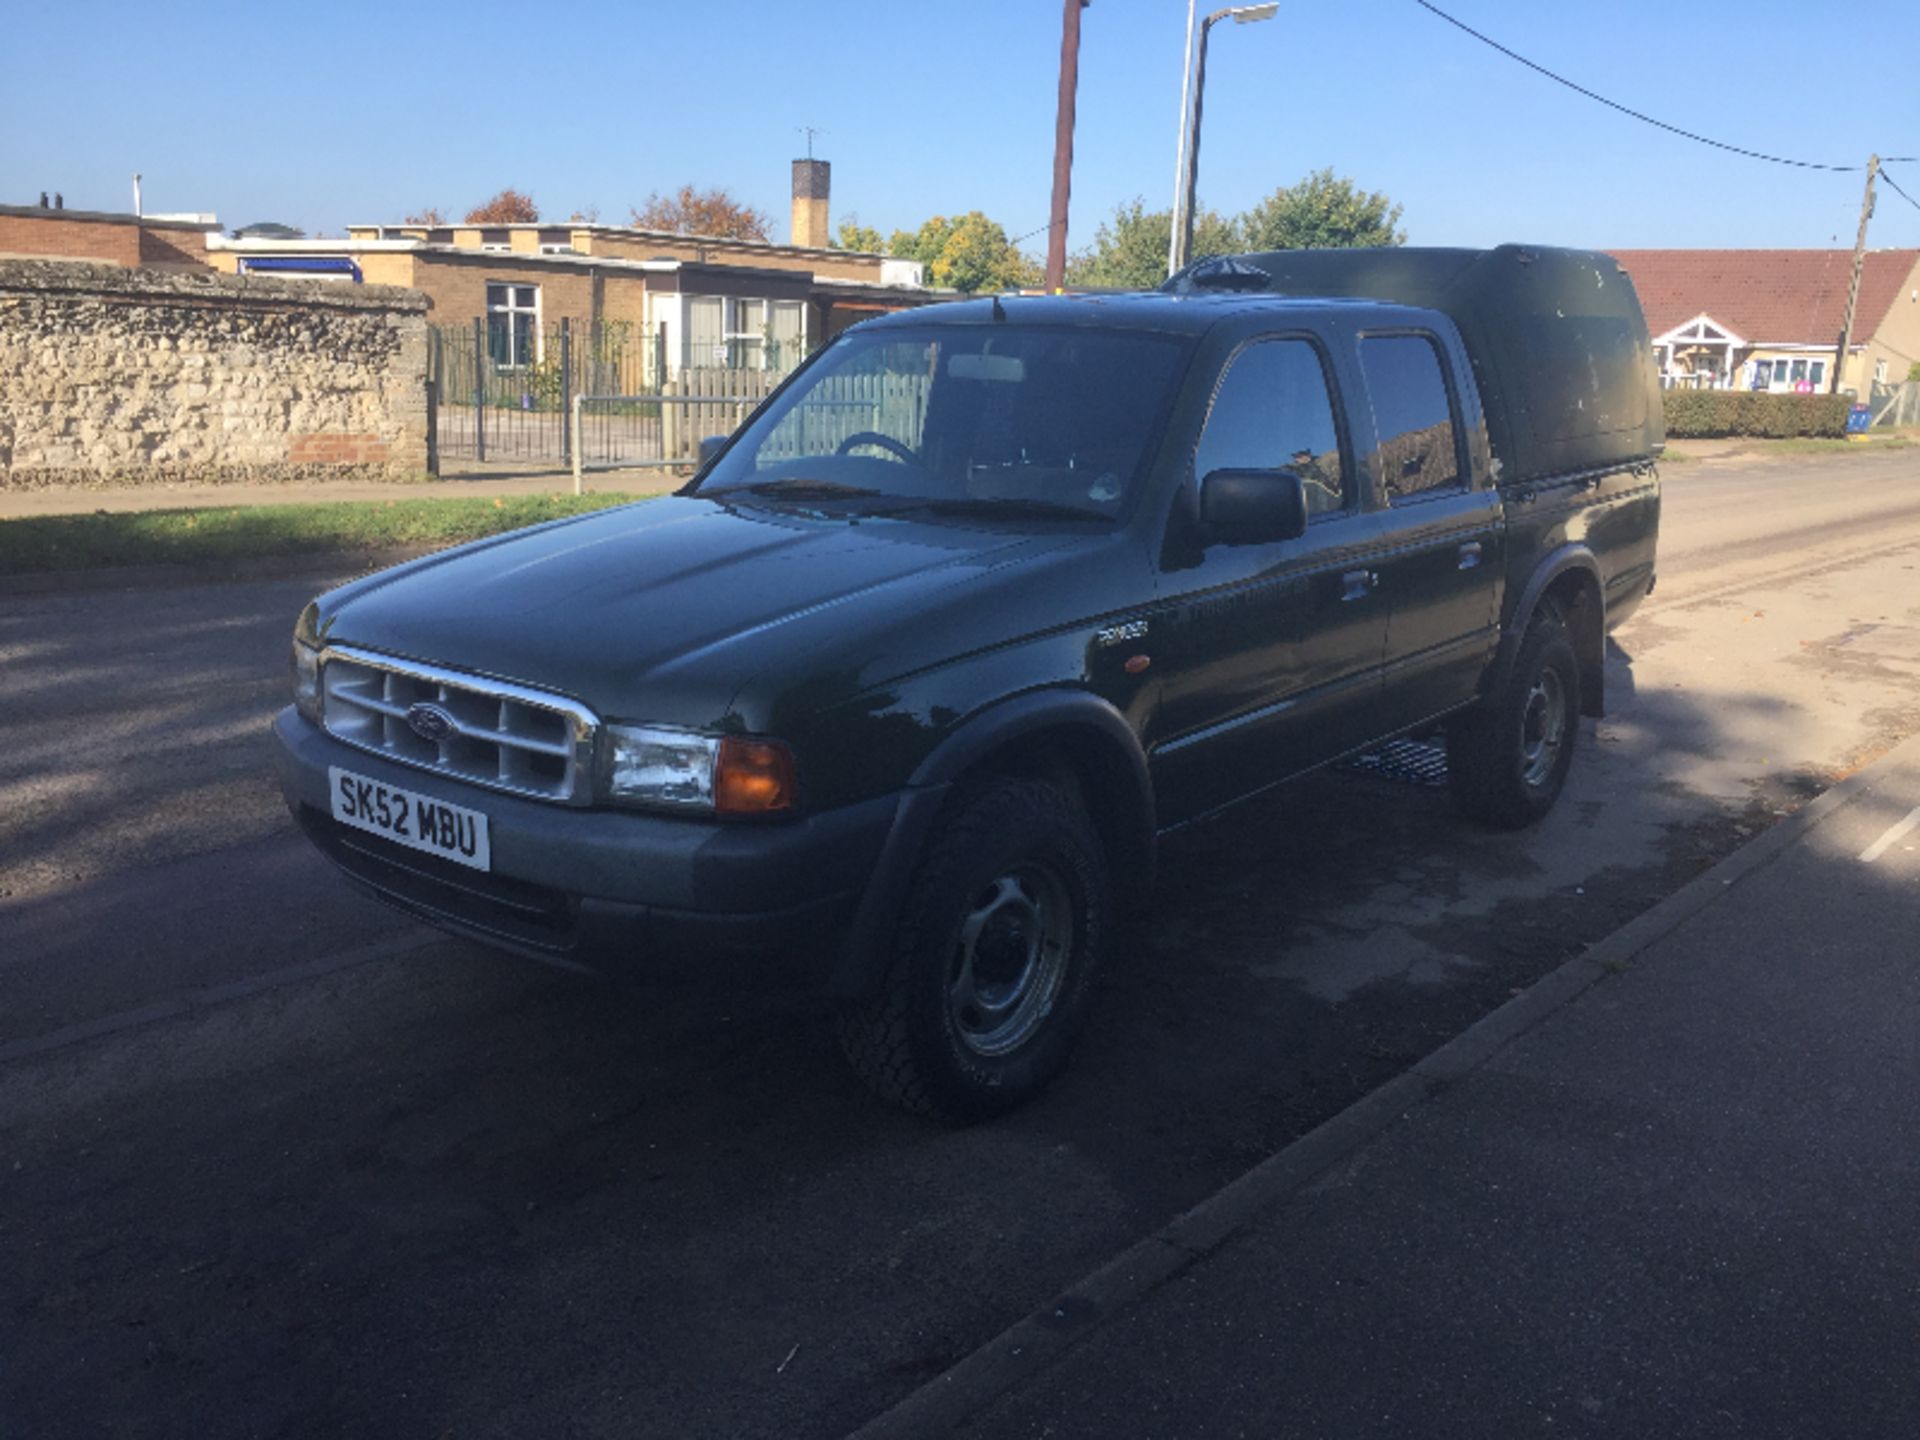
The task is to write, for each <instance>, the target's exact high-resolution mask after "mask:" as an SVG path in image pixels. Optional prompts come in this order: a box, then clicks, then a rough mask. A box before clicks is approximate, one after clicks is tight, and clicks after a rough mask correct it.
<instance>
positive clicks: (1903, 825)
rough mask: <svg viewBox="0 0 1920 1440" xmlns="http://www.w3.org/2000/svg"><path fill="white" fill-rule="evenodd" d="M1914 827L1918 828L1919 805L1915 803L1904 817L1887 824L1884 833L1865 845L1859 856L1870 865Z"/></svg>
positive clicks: (1909, 833) (1919, 822) (1919, 819)
mask: <svg viewBox="0 0 1920 1440" xmlns="http://www.w3.org/2000/svg"><path fill="white" fill-rule="evenodd" d="M1916 828H1920V805H1916V806H1914V807H1913V809H1911V810H1909V811H1908V812H1907V818H1906V819H1904V820H1896V821H1894V822H1893V824H1891V825H1889V826H1888V827H1887V833H1886V834H1884V835H1882V836H1881V837H1880V838H1879V839H1878V840H1876V841H1874V842H1873V844H1871V845H1869V846H1867V848H1866V849H1864V850H1862V851H1861V852H1860V858H1861V859H1862V860H1864V861H1865V862H1866V863H1867V864H1869V865H1871V864H1872V863H1873V862H1874V861H1876V860H1878V859H1879V858H1880V857H1881V856H1882V855H1884V854H1886V853H1887V851H1889V850H1891V849H1892V848H1893V847H1894V846H1895V845H1896V844H1898V843H1899V842H1900V841H1902V840H1904V839H1906V838H1907V836H1909V835H1911V834H1912V833H1913V832H1914V830H1915V829H1916Z"/></svg>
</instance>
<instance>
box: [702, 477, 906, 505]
mask: <svg viewBox="0 0 1920 1440" xmlns="http://www.w3.org/2000/svg"><path fill="white" fill-rule="evenodd" d="M742 491H745V492H746V493H747V494H749V495H766V496H770V497H775V498H778V499H783V500H858V499H861V498H862V497H864V496H868V495H878V494H879V493H880V492H879V491H878V490H874V489H870V488H869V487H867V486H865V485H843V484H841V483H840V482H839V481H838V480H809V479H807V478H806V477H805V476H801V475H793V476H789V477H788V478H787V479H785V480H756V481H754V483H753V484H751V485H729V486H727V487H726V488H725V489H721V490H702V491H700V492H699V493H700V494H702V495H705V496H706V497H707V498H709V499H713V498H715V497H717V496H721V495H738V494H740V493H741V492H742Z"/></svg>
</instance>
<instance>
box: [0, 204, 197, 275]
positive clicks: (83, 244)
mask: <svg viewBox="0 0 1920 1440" xmlns="http://www.w3.org/2000/svg"><path fill="white" fill-rule="evenodd" d="M219 229H220V222H219V221H218V220H216V219H214V218H213V217H212V216H211V215H208V216H196V217H193V218H182V217H170V216H158V215H118V214H113V213H110V212H106V211H98V210H64V209H62V210H55V209H51V208H49V207H47V206H43V205H0V259H14V260H18V259H36V260H92V261H96V262H100V263H103V264H108V265H121V266H135V265H145V266H150V267H155V268H160V269H182V268H186V269H204V268H205V267H206V265H207V236H208V235H209V234H210V233H218V231H219Z"/></svg>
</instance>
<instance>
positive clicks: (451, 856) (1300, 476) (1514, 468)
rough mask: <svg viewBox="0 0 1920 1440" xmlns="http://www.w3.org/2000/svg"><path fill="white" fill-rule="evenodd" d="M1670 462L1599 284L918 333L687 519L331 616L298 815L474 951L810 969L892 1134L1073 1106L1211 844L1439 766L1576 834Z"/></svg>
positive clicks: (316, 611)
mask: <svg viewBox="0 0 1920 1440" xmlns="http://www.w3.org/2000/svg"><path fill="white" fill-rule="evenodd" d="M1662 442H1663V430H1662V412H1661V403H1660V396H1659V391H1658V389H1657V385H1656V381H1655V372H1654V368H1653V363H1652V358H1651V355H1650V352H1649V346H1648V340H1647V331H1646V326H1645V323H1644V321H1643V319H1642V317H1641V312H1640V306H1639V302H1638V300H1637V299H1636V298H1635V296H1634V292H1633V287H1632V285H1631V283H1630V281H1629V279H1628V277H1627V276H1626V275H1625V274H1624V273H1623V272H1622V270H1621V268H1620V266H1619V265H1618V264H1617V263H1616V262H1614V261H1613V260H1611V259H1608V258H1607V257H1605V256H1602V255H1598V254H1588V253H1582V252H1574V251H1567V250H1556V249H1549V248H1541V247H1521V246H1504V247H1501V248H1499V249H1495V250H1490V251H1472V250H1387V251H1353V252H1337V251H1319V252H1315V251H1301V252H1282V253H1276V254H1268V255H1248V256H1237V257H1231V258H1228V259H1222V260H1213V261H1207V262H1202V263H1201V264H1198V265H1196V266H1194V267H1191V268H1190V269H1189V270H1187V271H1185V272H1183V273H1182V274H1180V275H1178V276H1176V277H1175V278H1174V279H1173V280H1171V281H1169V282H1168V284H1167V286H1166V287H1164V288H1163V290H1162V291H1161V292H1159V293H1151V294H1131V295H1080V296H1047V297H1031V298H1022V297H1014V296H1009V297H1004V298H998V297H996V298H990V299H972V300H965V301H957V302H953V303H949V304H942V305H935V306H929V307H927V308H925V309H920V310H914V311H909V312H904V313H899V314H894V315H889V316H886V317H883V318H879V319H875V320H872V321H869V322H867V323H865V324H862V325H859V326H857V327H855V328H854V329H852V330H849V331H848V332H847V333H845V334H844V335H841V336H839V337H838V338H836V339H835V340H833V341H832V342H831V343H830V344H827V345H825V346H824V347H822V348H821V349H820V350H819V351H818V352H816V353H815V354H814V355H813V356H812V357H811V358H810V359H809V360H808V361H807V362H806V363H805V364H804V365H802V366H801V367H800V368H799V369H798V370H797V371H796V372H795V373H794V374H793V375H792V376H791V377H789V378H788V379H787V381H786V382H785V383H784V384H783V385H781V387H780V388H779V389H778V390H777V391H776V392H775V393H774V394H773V395H772V396H771V397H770V398H769V399H768V400H766V401H765V402H764V403H763V404H761V405H760V406H759V408H758V409H757V410H756V411H755V412H754V413H753V414H752V415H751V416H749V417H748V418H747V420H746V421H745V422H744V423H743V424H742V425H741V426H740V427H739V429H738V430H736V431H735V432H734V433H733V434H732V435H731V436H728V437H726V438H725V439H724V440H720V441H716V442H713V444H712V446H711V447H710V449H709V453H708V454H707V455H706V456H705V458H704V459H703V461H702V464H701V467H700V468H699V470H698V471H697V472H696V473H695V475H694V476H693V478H692V479H691V480H690V481H689V482H688V483H687V484H686V485H685V486H684V487H683V488H682V489H680V490H679V491H678V492H677V493H676V494H674V495H673V496H671V497H667V498H662V499H659V500H654V501H650V502H646V503H640V504H633V505H627V506H623V507H620V508H617V509H611V510H604V511H599V512H596V513H593V514H589V515H582V516H578V517H574V518H570V519H566V520H561V521H556V522H554V523H552V524H548V525H543V526H539V527H536V528H533V529H530V530H525V531H521V532H519V533H517V534H512V535H507V536H502V537H498V538H495V539H490V540H484V541H480V542H477V543H474V544H470V545H465V546H462V547H459V548H457V549H452V550H448V551H445V552H443V553H440V554H437V555H433V556H430V557H427V558H424V559H420V560H415V561H413V562H411V563H409V564H405V565H401V566H398V567H397V568H394V569H391V570H387V571H384V572H381V573H379V574H374V575H371V576H368V577H366V578H364V579H361V580H357V581H355V582H353V583H351V584H348V585H344V586H342V587H340V588H339V589H336V590H333V591H331V592H330V593H328V594H325V595H322V596H321V597H320V598H319V599H317V600H315V601H314V602H313V603H312V604H311V605H309V606H307V608H306V610H305V611H304V613H303V614H301V616H300V617H299V620H298V624H297V626H296V629H295V633H294V637H293V660H292V665H293V684H294V700H293V704H292V705H291V706H290V707H289V708H288V709H286V710H285V711H283V712H282V713H281V714H280V715H279V716H278V718H277V719H276V721H275V726H276V730H277V734H278V740H279V744H278V746H277V747H276V751H277V757H278V766H279V774H280V780H281V783H282V787H283V789H284V791H285V794H286V798H287V801H288V803H289V805H290V806H291V808H292V810H293V813H294V815H295V816H296V818H297V819H298V821H299V822H300V824H301V825H302V826H303V827H304V828H305V829H306V831H307V833H308V834H309V835H310V836H311V837H312V839H313V840H314V842H315V843H316V844H317V845H318V846H319V848H320V849H321V850H322V851H324V852H325V853H326V854H327V855H328V856H330V857H331V858H332V859H333V860H334V861H335V862H337V863H338V865H339V866H340V867H341V868H342V869H343V870H344V871H345V872H346V873H347V874H348V875H349V876H350V877H352V879H353V880H354V881H356V882H357V883H358V884H359V885H361V886H363V887H365V888H366V889H368V890H370V891H372V892H373V893H374V894H376V895H378V896H380V897H382V898H384V899H386V900H388V901H390V902H392V903H393V904H395V905H397V906H399V907H401V908H402V909H404V910H406V911H408V912H410V913H412V914H413V915H415V916H418V917H420V918H422V919H424V920H426V921H428V922H430V923H432V924H434V925H437V926H440V927H443V928H445V929H446V930H449V931H452V932H455V933H457V934H460V935H464V936H469V937H472V938H474V939H476V940H480V941H483V942H485V943H487V944H490V945H495V946H502V947H506V948H508V949H511V950H515V951H519V952H522V953H524V954H527V955H531V956H535V957H543V958H546V959H550V960H557V961H560V962H563V963H569V964H575V965H584V966H590V967H596V968H603V969H608V970H612V971H616V972H627V973H633V974H639V975H642V976H644V974H645V972H646V971H647V969H648V967H649V965H650V963H655V962H656V961H658V960H660V959H662V958H663V957H667V956H677V955H679V954H681V953H686V954H691V955H704V954H705V953H707V951H708V950H709V949H715V950H718V949H734V948H739V947H747V948H749V949H752V950H754V951H757V952H759V954H760V955H761V957H762V960H761V962H760V963H772V964H777V965H781V966H790V967H801V966H805V967H809V971H810V973H811V974H817V978H818V981H819V983H820V984H822V985H824V986H825V987H826V989H827V991H828V992H829V993H830V994H831V995H832V996H833V997H834V999H835V1000H836V1001H837V1002H838V1004H837V1007H836V1008H837V1015H838V1021H837V1027H838V1031H839V1035H840V1038H841V1042H842V1046H843V1048H844V1050H845V1052H846V1055H847V1057H848V1059H849V1060H850V1062H851V1063H852V1065H853V1067H854V1068H855V1070H856V1071H857V1072H858V1073H859V1074H860V1076H861V1077H862V1078H863V1079H864V1080H865V1081H866V1082H867V1084H868V1085H869V1086H871V1087H872V1088H873V1089H874V1090H875V1091H877V1092H878V1093H879V1094H881V1095H882V1096H884V1097H886V1098H888V1099H890V1100H892V1101H895V1102H897V1103H899V1104H902V1105H905V1106H907V1107H909V1108H912V1109H915V1110H918V1111H922V1112H926V1113H932V1114H938V1115H943V1116H948V1117H958V1118H971V1117H979V1116H983V1115H988V1114H991V1113H994V1112H997V1111H1000V1110H1004V1109H1006V1108H1008V1107H1010V1106H1013V1105H1015V1104H1017V1103H1019V1102H1021V1101H1023V1100H1025V1099H1027V1098H1028V1097H1030V1096H1032V1095H1033V1094H1035V1093H1036V1092H1037V1091H1038V1090H1039V1089H1040V1088H1041V1087H1042V1086H1043V1085H1045V1084H1046V1083H1047V1082H1048V1081H1049V1080H1050V1079H1051V1078H1052V1077H1054V1076H1055V1075H1056V1074H1057V1073H1058V1072H1059V1071H1060V1069H1061V1068H1062V1066H1063V1064H1064V1063H1065V1062H1066V1060H1067V1057H1068V1054H1069V1052H1070V1050H1071V1049H1072V1047H1073V1045H1074V1042H1075V1039H1076V1036H1077V1035H1078V1034H1079V1032H1080V1031H1081V1030H1082V1028H1083V1025H1084V1022H1085V1020H1086V1018H1087V1015H1088V1010H1089V1005H1090V1003H1091V1001H1092V998H1093V994H1094V989H1095V983H1096V977H1097V975H1098V971H1099V966H1100V962H1101V957H1102V955H1103V953H1105V952H1106V951H1107V950H1108V949H1109V947H1110V945H1111V943H1112V937H1113V935H1114V932H1115V929H1116V926H1117V925H1119V924H1120V923H1121V920H1122V916H1123V914H1125V913H1126V912H1127V911H1128V910H1129V908H1130V907H1131V906H1133V905H1134V904H1136V903H1138V902H1139V901H1140V900H1141V899H1142V898H1143V897H1144V896H1145V895H1146V893H1147V890H1148V887H1149V883H1150V880H1151V878H1152V874H1153V869H1154V854H1155V845H1156V842H1157V840H1158V839H1159V838H1160V837H1162V836H1164V835H1166V834H1167V833H1168V832H1170V831H1173V830H1176V829H1179V828H1181V827H1183V826H1187V825H1191V824H1193V823H1195V822H1196V821H1200V820H1202V819H1204V818H1206V817H1207V816H1209V815H1211V814H1213V813H1214V812H1216V811H1219V810H1220V809H1222V808H1223V807H1225V806H1228V805H1232V804H1235V803H1236V802H1239V801H1243V800H1246V799H1247V798H1248V797H1250V796H1256V795H1260V794H1262V793H1264V792H1266V791H1269V790H1271V789H1272V788H1273V787H1275V786H1277V785H1279V784H1281V783H1282V782H1284V781H1286V780H1288V779H1290V778H1292V777H1294V776H1298V775H1300V774H1302V773H1304V772H1306V771H1309V770H1312V769H1314V768H1316V767H1318V766H1324V765H1326V764H1328V763H1330V762H1332V761H1336V760H1339V759H1341V758H1342V757H1346V756H1351V755H1354V754H1355V753H1357V752H1361V751H1364V750H1366V749H1368V748H1369V747H1374V746H1376V745H1378V744H1379V743H1380V742H1382V741H1384V740H1387V739H1389V738H1392V737H1395V736H1400V735H1405V734H1409V733H1415V732H1422V733H1429V734H1439V733H1444V735H1445V740H1446V746H1447V763H1448V769H1449V773H1450V780H1451V785H1452V788H1453V791H1454V793H1455V795H1456V796H1457V797H1458V800H1459V802H1460V804H1461V806H1462V807H1463V808H1464V809H1465V811H1466V812H1467V813H1468V814H1469V815H1471V816H1474V817H1477V818H1478V819H1479V820H1481V821H1484V822H1488V823H1491V824H1495V825H1503V826H1519V825H1524V824H1526V823H1528V822H1530V821H1533V820H1535V819H1536V818H1538V817H1539V816H1541V815H1542V814H1544V813H1545V812H1546V811H1547V809H1548V808H1549V807H1550V806H1551V805H1552V804H1553V802H1554V798H1555V796H1556V795H1557V794H1558V793H1559V792H1560V789H1561V787H1562V784H1563V782H1564V781H1565V779H1566V776H1567V770H1568V766H1569V765H1570V764H1571V763H1572V760H1573V755H1574V750H1575V746H1576V740H1577V737H1578V734H1579V722H1580V717H1581V716H1583V715H1588V716H1591V715H1598V714H1600V713H1601V704H1602V699H1603V695H1602V684H1603V665H1602V653H1603V647H1604V637H1605V635H1606V632H1607V629H1608V627H1609V626H1612V625H1614V624H1616V623H1618V622H1619V621H1620V620H1621V619H1622V618H1623V617H1625V616H1626V615H1627V614H1628V613H1629V612H1631V611H1632V610H1633V608H1634V606H1635V605H1636V604H1637V603H1638V602H1639V601H1640V599H1641V597H1642V596H1644V595H1645V594H1646V593H1647V592H1648V591H1649V590H1650V589H1651V588H1652V586H1653V580H1654V542H1655V535H1656V530H1657V525H1658V517H1659V489H1658V480H1657V476H1656V473H1655V470H1654V462H1655V460H1656V458H1657V456H1658V454H1659V451H1660V449H1661V446H1662ZM1272 814H1273V816H1274V819H1275V823H1284V816H1285V810H1284V808H1283V807H1280V806H1276V807H1274V808H1273V810H1272ZM747 973H751V971H750V970H748V969H747V968H746V967H743V974H747ZM743 983H749V982H746V981H743Z"/></svg>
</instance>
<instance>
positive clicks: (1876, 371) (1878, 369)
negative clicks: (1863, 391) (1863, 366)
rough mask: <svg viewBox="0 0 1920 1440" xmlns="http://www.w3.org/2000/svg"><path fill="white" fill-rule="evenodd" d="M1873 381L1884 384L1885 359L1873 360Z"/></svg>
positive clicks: (1885, 375)
mask: <svg viewBox="0 0 1920 1440" xmlns="http://www.w3.org/2000/svg"><path fill="white" fill-rule="evenodd" d="M1873 383H1874V384H1876V385H1884V384H1886V383H1887V362H1886V361H1885V360H1876V361H1874V362H1873Z"/></svg>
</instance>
